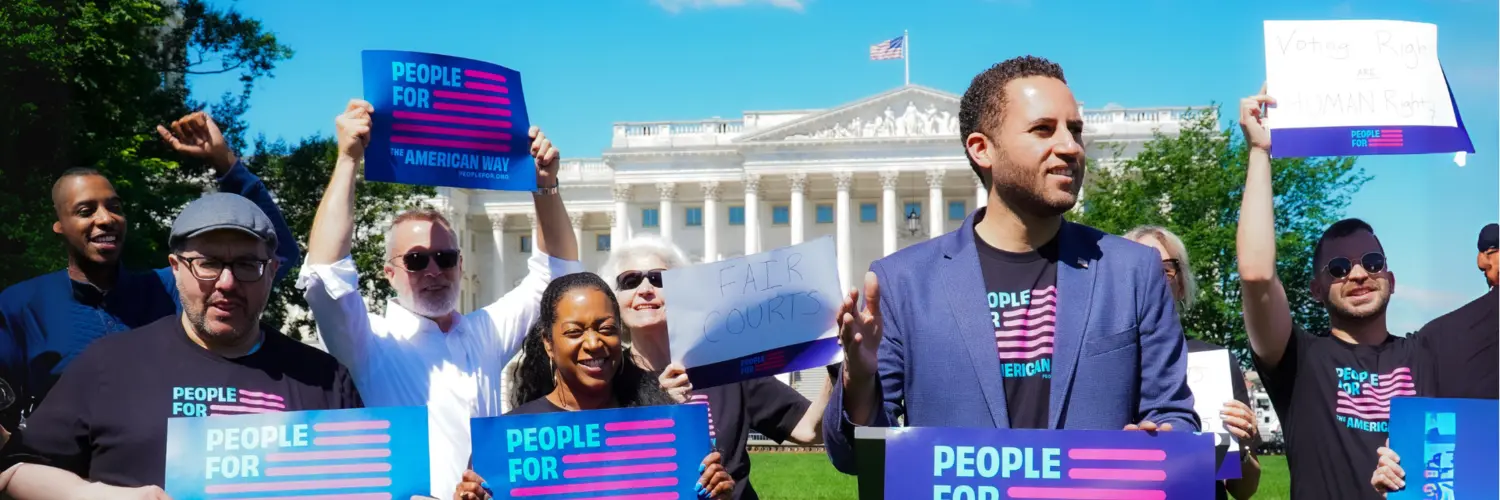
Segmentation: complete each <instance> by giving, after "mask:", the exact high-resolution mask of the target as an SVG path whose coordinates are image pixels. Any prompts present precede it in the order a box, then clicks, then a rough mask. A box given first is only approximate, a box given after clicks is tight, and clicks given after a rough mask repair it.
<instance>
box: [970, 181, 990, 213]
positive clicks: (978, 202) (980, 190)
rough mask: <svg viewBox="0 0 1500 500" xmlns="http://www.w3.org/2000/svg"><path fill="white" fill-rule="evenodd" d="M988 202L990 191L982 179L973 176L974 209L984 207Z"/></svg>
mask: <svg viewBox="0 0 1500 500" xmlns="http://www.w3.org/2000/svg"><path fill="white" fill-rule="evenodd" d="M989 202H990V192H989V190H988V189H985V187H984V179H981V178H979V176H977V175H976V176H974V209H975V210H978V209H980V208H984V206H985V205H988V204H989Z"/></svg>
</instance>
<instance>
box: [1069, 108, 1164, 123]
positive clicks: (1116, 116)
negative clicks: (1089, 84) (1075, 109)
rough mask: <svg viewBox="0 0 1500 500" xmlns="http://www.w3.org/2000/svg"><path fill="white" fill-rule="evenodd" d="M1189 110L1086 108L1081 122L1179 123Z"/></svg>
mask: <svg viewBox="0 0 1500 500" xmlns="http://www.w3.org/2000/svg"><path fill="white" fill-rule="evenodd" d="M1189 111H1190V108H1186V107H1170V108H1132V109H1102V110H1086V111H1084V112H1083V122H1084V123H1089V124H1095V125H1100V124H1107V123H1142V124H1167V123H1181V122H1183V121H1186V120H1187V119H1188V113H1189Z"/></svg>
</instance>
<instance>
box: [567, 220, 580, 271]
mask: <svg viewBox="0 0 1500 500" xmlns="http://www.w3.org/2000/svg"><path fill="white" fill-rule="evenodd" d="M583 216H584V214H583V213H582V212H578V213H570V214H568V222H572V223H573V241H576V242H578V261H579V262H583V249H584V246H583Z"/></svg>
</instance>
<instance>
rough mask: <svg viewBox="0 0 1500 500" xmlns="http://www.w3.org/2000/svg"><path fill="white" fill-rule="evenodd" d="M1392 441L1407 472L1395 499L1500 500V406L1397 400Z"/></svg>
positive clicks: (1478, 402) (1477, 401)
mask: <svg viewBox="0 0 1500 500" xmlns="http://www.w3.org/2000/svg"><path fill="white" fill-rule="evenodd" d="M1390 437H1391V449H1392V450H1395V451H1396V454H1398V455H1401V468H1402V469H1404V470H1405V471H1406V488H1404V489H1402V490H1401V491H1398V492H1394V493H1391V494H1389V496H1388V498H1390V499H1391V500H1416V499H1426V498H1444V499H1454V498H1458V499H1467V498H1500V487H1497V486H1496V483H1495V471H1496V470H1500V444H1497V443H1500V402H1496V401H1495V400H1493V399H1484V400H1481V399H1438V398H1396V399H1393V400H1391V434H1390ZM1372 472H1373V471H1372Z"/></svg>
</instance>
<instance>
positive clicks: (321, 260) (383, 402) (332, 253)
mask: <svg viewBox="0 0 1500 500" xmlns="http://www.w3.org/2000/svg"><path fill="white" fill-rule="evenodd" d="M374 112H375V109H374V107H372V106H371V105H370V103H368V102H365V101H363V100H359V99H354V100H351V101H350V102H349V105H348V106H347V107H346V108H345V110H344V112H343V113H342V114H340V115H339V116H338V117H336V118H335V120H334V122H335V125H336V128H337V131H338V132H337V135H338V151H339V156H338V162H337V164H336V165H335V166H334V171H333V175H332V178H331V179H330V180H329V182H328V189H327V190H326V191H324V192H323V201H322V204H321V205H319V206H318V214H317V216H316V218H315V219H314V220H313V228H312V235H311V237H310V240H309V242H308V249H307V265H305V266H303V268H302V271H301V275H300V276H299V278H298V282H297V284H298V286H299V287H301V288H303V290H304V292H305V296H306V297H307V303H308V305H309V306H310V307H311V309H312V314H313V319H314V321H316V322H317V326H318V333H319V335H320V336H321V337H322V339H323V342H324V343H325V344H326V345H327V346H328V352H330V353H332V354H333V355H334V357H337V358H338V359H339V360H340V361H343V362H344V364H346V365H348V366H349V370H350V372H352V373H353V375H354V380H355V385H357V386H358V387H359V390H360V393H361V394H362V395H363V396H364V398H365V401H366V402H367V403H368V404H369V405H370V406H372V407H380V406H426V407H427V408H428V423H429V431H430V432H431V433H432V439H431V440H430V441H429V446H430V448H429V452H430V457H431V461H432V475H431V481H432V495H433V496H435V497H437V498H450V497H451V496H452V495H453V491H454V488H456V487H457V485H458V483H459V481H460V480H462V478H463V473H464V469H465V466H466V464H467V463H468V459H469V454H470V453H469V450H470V442H469V419H470V418H473V417H492V416H499V415H500V414H501V409H502V399H503V398H502V385H503V379H502V373H503V371H504V367H505V365H506V363H508V362H509V361H510V360H511V358H513V357H515V355H516V353H517V352H519V350H520V347H521V341H522V339H524V338H525V336H526V329H527V328H529V327H530V326H531V323H532V321H534V320H535V319H536V318H537V315H538V314H540V310H539V307H540V305H539V304H540V303H541V298H542V292H543V291H545V290H546V289H547V284H548V283H549V282H551V281H552V279H553V278H556V277H559V276H563V275H567V274H572V273H577V272H582V271H583V265H582V264H581V263H579V262H578V242H577V241H575V240H574V237H573V227H572V222H571V221H570V220H569V219H568V212H567V209H566V208H564V207H563V201H562V197H561V196H560V195H559V194H558V191H557V188H558V184H557V167H558V152H557V149H556V148H553V147H552V141H550V140H548V139H547V136H546V135H544V134H542V133H541V130H540V129H538V128H536V127H531V130H530V131H529V133H530V137H531V155H532V157H534V158H535V159H536V169H537V186H538V189H537V191H536V192H534V193H533V194H532V200H533V203H535V207H536V214H537V222H538V224H539V227H538V230H537V241H536V242H534V244H535V245H536V251H535V252H533V253H532V256H531V259H530V260H529V261H528V263H527V266H528V268H529V269H530V272H529V273H528V274H527V275H526V278H525V279H523V280H522V281H521V283H520V285H519V286H517V287H516V288H515V289H513V290H511V291H510V292H508V293H506V294H505V296H503V297H501V298H500V299H499V300H497V301H495V302H494V303H493V304H490V305H487V306H484V307H483V308H481V309H479V310H476V311H473V312H470V313H468V314H459V313H458V312H457V306H458V293H459V289H458V287H459V282H460V278H461V277H462V276H463V256H462V255H459V247H458V237H457V235H456V234H454V232H453V227H452V226H451V225H450V224H449V223H448V220H447V219H446V218H445V217H444V216H443V215H442V214H441V213H439V212H436V211H434V210H430V209H417V210H411V211H407V212H405V213H402V214H400V215H397V216H396V218H395V219H394V220H393V221H392V222H391V225H390V228H389V229H388V230H387V231H386V235H385V242H386V255H385V265H384V268H383V273H384V275H385V279H386V280H387V281H389V282H390V284H391V287H392V288H394V289H395V290H396V298H395V299H394V300H392V301H390V302H388V303H386V305H385V314H384V315H377V314H372V313H371V312H370V310H369V307H368V305H367V304H366V303H365V299H364V297H362V296H361V295H360V290H361V288H360V283H359V273H358V270H357V269H355V265H354V260H353V258H352V257H351V256H350V253H349V252H350V246H351V244H352V242H351V239H352V238H353V236H354V214H355V209H354V198H355V197H354V189H355V184H356V178H357V172H358V170H359V166H360V163H361V162H362V161H363V160H364V154H365V147H366V146H367V145H368V144H369V140H370V127H371V123H372V120H373V115H374Z"/></svg>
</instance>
